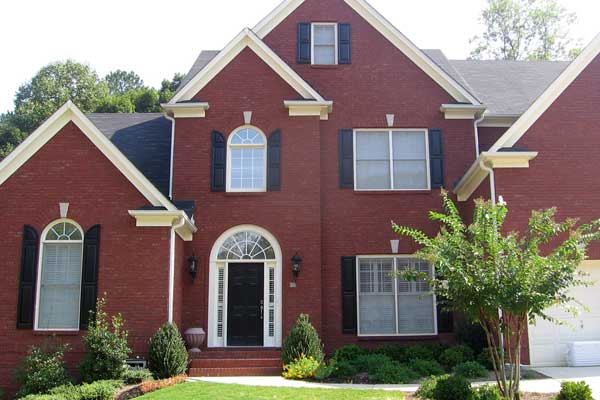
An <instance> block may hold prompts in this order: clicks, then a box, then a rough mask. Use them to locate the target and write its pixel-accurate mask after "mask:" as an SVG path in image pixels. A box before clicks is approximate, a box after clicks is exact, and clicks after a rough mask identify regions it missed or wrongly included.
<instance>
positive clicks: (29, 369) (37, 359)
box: [17, 342, 71, 397]
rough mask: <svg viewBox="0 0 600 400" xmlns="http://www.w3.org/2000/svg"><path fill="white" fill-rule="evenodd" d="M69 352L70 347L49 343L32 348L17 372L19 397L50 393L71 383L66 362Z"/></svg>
mask: <svg viewBox="0 0 600 400" xmlns="http://www.w3.org/2000/svg"><path fill="white" fill-rule="evenodd" d="M68 350H69V347H68V345H64V346H54V345H51V344H50V343H48V342H46V343H44V344H43V345H42V346H41V347H35V346H34V347H32V348H31V350H30V351H29V354H28V355H27V356H25V359H24V360H23V362H22V363H21V366H20V367H19V369H18V370H17V382H18V383H19V385H20V389H19V392H18V393H17V397H24V396H27V395H29V394H43V393H48V391H50V389H52V388H53V387H56V386H60V385H64V384H67V383H69V382H71V377H70V376H69V373H68V372H67V367H66V364H65V361H64V356H65V352H66V351H68Z"/></svg>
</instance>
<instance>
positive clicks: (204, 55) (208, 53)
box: [175, 50, 221, 94]
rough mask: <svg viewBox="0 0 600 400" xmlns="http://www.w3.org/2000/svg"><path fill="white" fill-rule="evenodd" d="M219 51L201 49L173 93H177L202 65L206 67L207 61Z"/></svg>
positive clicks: (200, 69) (202, 67)
mask: <svg viewBox="0 0 600 400" xmlns="http://www.w3.org/2000/svg"><path fill="white" fill-rule="evenodd" d="M220 52H221V51H220V50H202V51H201V52H200V55H198V58H196V61H194V64H193V65H192V68H190V70H189V71H188V73H187V74H186V75H185V76H184V77H183V79H182V80H181V83H180V84H179V87H178V88H177V90H176V91H175V94H177V93H179V92H180V91H181V89H183V88H184V87H185V86H186V85H187V84H188V83H189V81H191V80H192V78H193V77H194V76H196V75H197V74H198V72H200V71H202V70H203V69H204V67H206V66H207V65H208V63H209V62H210V61H211V60H212V59H213V58H215V57H216V56H217V54H219V53H220Z"/></svg>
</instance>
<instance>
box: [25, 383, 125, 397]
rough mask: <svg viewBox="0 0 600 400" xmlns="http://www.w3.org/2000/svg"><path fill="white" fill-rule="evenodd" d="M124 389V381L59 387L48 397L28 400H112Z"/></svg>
mask: <svg viewBox="0 0 600 400" xmlns="http://www.w3.org/2000/svg"><path fill="white" fill-rule="evenodd" d="M121 387H123V381H118V380H105V381H96V382H93V383H84V384H83V385H79V386H74V385H72V384H68V385H62V386H58V387H56V388H54V389H52V390H51V391H50V394H48V395H46V396H48V397H44V398H39V397H37V396H36V397H32V396H28V397H26V399H27V400H112V398H113V397H114V395H115V393H116V392H117V391H118V390H119V389H120V388H121Z"/></svg>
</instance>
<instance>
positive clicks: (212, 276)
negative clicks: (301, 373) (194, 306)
mask: <svg viewBox="0 0 600 400" xmlns="http://www.w3.org/2000/svg"><path fill="white" fill-rule="evenodd" d="M245 231H251V232H256V233H257V234H259V235H261V236H263V237H264V238H265V239H267V240H268V241H269V243H270V244H271V246H272V247H273V250H274V251H275V260H238V261H231V262H232V263H240V262H241V263H246V262H248V263H253V262H254V263H262V264H264V268H265V274H268V270H269V268H275V337H274V338H272V340H269V336H268V334H269V330H268V329H269V327H268V324H267V323H266V321H267V319H266V318H265V319H264V320H265V323H263V329H264V335H263V338H264V339H263V340H264V346H263V347H281V344H282V342H283V339H282V336H283V333H282V316H283V312H282V307H283V297H282V292H283V283H282V281H283V269H282V268H283V260H282V252H281V247H280V245H279V242H278V241H277V239H276V238H275V236H273V235H272V234H271V233H270V232H269V231H267V230H266V229H264V228H261V227H258V226H255V225H239V226H236V227H233V228H230V229H228V230H227V231H225V232H223V233H222V234H221V235H220V236H219V238H218V239H217V240H216V241H215V243H214V245H213V247H212V250H211V253H210V262H209V264H210V265H209V284H208V288H209V290H208V329H205V330H206V332H207V335H208V337H207V345H208V347H209V348H211V347H227V294H228V293H227V291H228V288H227V286H228V285H227V282H228V273H227V271H228V268H227V264H228V263H229V262H228V261H225V260H217V255H218V252H219V249H220V248H221V246H222V245H223V243H224V242H225V240H227V239H228V238H229V237H230V236H232V235H235V234H236V233H239V232H245ZM219 266H223V267H224V268H225V274H224V278H223V279H224V288H223V289H224V290H223V337H222V338H218V337H217V308H218V302H217V292H218V270H219ZM267 278H268V277H265V279H267ZM268 289H269V288H268V285H265V287H264V296H265V297H264V299H265V300H267V299H268ZM266 304H267V303H266V302H265V306H266ZM265 310H266V307H265ZM265 315H266V314H265Z"/></svg>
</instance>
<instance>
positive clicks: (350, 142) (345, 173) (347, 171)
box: [340, 129, 354, 189]
mask: <svg viewBox="0 0 600 400" xmlns="http://www.w3.org/2000/svg"><path fill="white" fill-rule="evenodd" d="M340 187H341V188H342V189H354V133H353V132H352V129H342V130H341V131H340Z"/></svg>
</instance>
